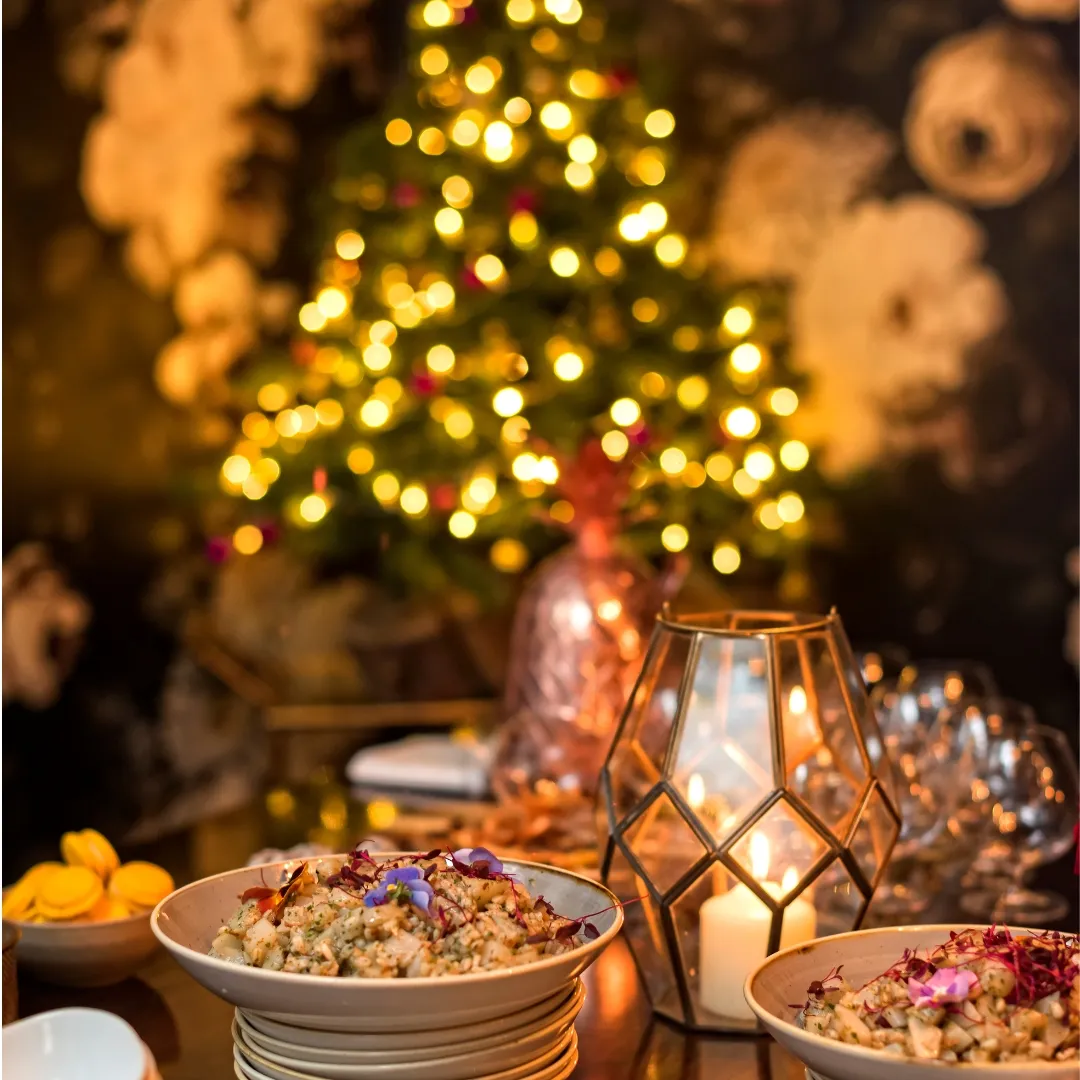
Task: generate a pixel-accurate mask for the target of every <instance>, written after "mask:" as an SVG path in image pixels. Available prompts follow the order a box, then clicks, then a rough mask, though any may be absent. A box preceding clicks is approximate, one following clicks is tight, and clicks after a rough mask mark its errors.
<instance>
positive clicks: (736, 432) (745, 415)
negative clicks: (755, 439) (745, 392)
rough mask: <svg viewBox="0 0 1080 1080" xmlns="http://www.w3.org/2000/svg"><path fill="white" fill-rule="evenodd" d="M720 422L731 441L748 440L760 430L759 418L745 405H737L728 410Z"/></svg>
mask: <svg viewBox="0 0 1080 1080" xmlns="http://www.w3.org/2000/svg"><path fill="white" fill-rule="evenodd" d="M720 422H721V424H723V427H724V430H725V431H726V432H727V433H728V434H729V435H730V436H731V437H732V438H733V439H749V438H750V437H751V436H753V435H756V434H757V433H758V431H759V429H760V428H761V419H760V417H759V416H758V414H757V413H756V412H754V410H753V409H751V408H749V407H748V406H746V405H737V406H736V407H735V408H734V409H729V410H728V412H726V413H725V414H724V416H723V418H722V419H721V421H720Z"/></svg>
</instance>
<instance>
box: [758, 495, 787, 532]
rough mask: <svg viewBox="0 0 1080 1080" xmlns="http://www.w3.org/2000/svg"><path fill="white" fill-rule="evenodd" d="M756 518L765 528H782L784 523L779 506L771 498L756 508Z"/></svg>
mask: <svg viewBox="0 0 1080 1080" xmlns="http://www.w3.org/2000/svg"><path fill="white" fill-rule="evenodd" d="M757 519H758V521H759V522H761V524H762V525H763V526H764V527H765V528H766V529H771V530H776V529H779V528H782V527H783V524H784V519H783V518H782V517H781V516H780V510H779V507H778V506H777V505H776V503H774V502H773V501H772V500H771V499H770V500H769V501H767V502H763V503H762V504H761V505H760V506H759V507H758V508H757Z"/></svg>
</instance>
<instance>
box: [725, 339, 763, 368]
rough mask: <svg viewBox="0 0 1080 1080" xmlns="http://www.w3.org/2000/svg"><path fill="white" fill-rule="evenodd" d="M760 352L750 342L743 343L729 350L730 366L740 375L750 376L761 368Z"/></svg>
mask: <svg viewBox="0 0 1080 1080" xmlns="http://www.w3.org/2000/svg"><path fill="white" fill-rule="evenodd" d="M761 361H762V355H761V350H760V349H759V348H758V347H757V346H756V345H755V344H754V343H753V342H750V341H744V342H743V343H742V344H741V345H736V346H735V348H734V349H732V350H731V358H730V362H731V366H732V367H733V368H734V369H735V370H736V371H737V372H738V373H739V374H740V375H750V374H752V373H753V372H755V371H757V369H758V368H759V367H761Z"/></svg>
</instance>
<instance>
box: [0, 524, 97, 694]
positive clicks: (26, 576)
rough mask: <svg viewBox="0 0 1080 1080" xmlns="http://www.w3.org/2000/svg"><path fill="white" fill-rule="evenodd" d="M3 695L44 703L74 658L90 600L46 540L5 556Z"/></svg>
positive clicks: (88, 614)
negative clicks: (74, 585) (56, 560)
mask: <svg viewBox="0 0 1080 1080" xmlns="http://www.w3.org/2000/svg"><path fill="white" fill-rule="evenodd" d="M3 585H4V615H3V630H4V633H3V641H4V646H3V660H4V663H3V670H4V676H3V683H4V701H5V702H7V701H19V702H22V704H24V705H27V706H29V707H30V708H31V709H45V708H48V706H50V705H52V704H53V703H54V702H55V701H56V699H57V698H58V697H59V696H60V686H61V684H62V683H63V681H64V678H65V677H66V675H67V674H68V672H69V670H70V669H71V666H72V665H73V664H74V662H75V658H76V656H77V655H78V652H79V648H80V646H81V642H82V634H83V631H84V630H85V629H86V626H87V624H88V623H89V622H90V605H89V604H88V603H87V602H86V601H85V600H84V599H83V598H82V597H81V596H80V595H79V594H78V593H77V592H75V591H73V590H72V589H71V588H70V587H69V586H68V584H67V582H66V581H65V580H64V577H63V575H62V574H61V573H60V572H59V571H58V570H57V569H56V568H55V567H54V566H53V565H52V561H51V559H50V558H49V553H48V551H47V550H46V549H45V547H44V546H43V545H41V544H21V545H20V546H19V547H17V548H15V550H14V551H12V552H11V554H10V555H8V557H7V558H6V559H5V560H4V572H3Z"/></svg>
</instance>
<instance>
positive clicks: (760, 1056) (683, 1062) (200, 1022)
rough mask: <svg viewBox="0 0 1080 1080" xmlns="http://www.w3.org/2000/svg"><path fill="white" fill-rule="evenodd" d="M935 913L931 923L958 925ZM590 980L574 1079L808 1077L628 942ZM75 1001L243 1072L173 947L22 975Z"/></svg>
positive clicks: (220, 1013)
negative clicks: (93, 967)
mask: <svg viewBox="0 0 1080 1080" xmlns="http://www.w3.org/2000/svg"><path fill="white" fill-rule="evenodd" d="M266 838H267V837H266V834H265V831H264V825H263V823H262V822H261V819H260V816H259V814H258V812H256V811H254V808H247V809H245V810H242V811H239V812H237V813H235V814H232V815H226V816H223V817H221V818H217V819H213V820H210V821H207V822H204V823H201V824H200V825H198V826H196V827H195V828H193V829H191V830H189V831H187V832H185V833H183V834H180V835H177V836H174V837H172V838H170V839H169V840H168V841H162V842H159V843H157V844H154V845H150V846H148V847H147V848H145V849H142V850H138V851H124V852H122V854H123V855H124V856H125V857H127V858H151V859H154V860H155V861H157V862H160V863H161V864H162V865H164V866H166V867H167V868H168V869H169V870H170V871H171V872H172V873H173V875H174V877H175V878H176V880H177V881H179V882H184V881H194V880H197V879H198V878H201V877H205V876H207V875H209V874H214V873H218V872H220V871H222V870H228V869H232V868H234V867H236V866H241V865H243V864H244V862H245V860H246V859H247V857H248V856H249V855H250V854H251V853H252V852H253V851H256V850H258V849H259V848H260V847H261V846H262V844H263V843H264V842H265V840H266ZM1048 869H1051V868H1048ZM1047 883H1048V884H1052V885H1054V886H1055V887H1057V888H1058V889H1059V890H1060V891H1062V892H1065V893H1066V895H1070V896H1072V897H1073V898H1074V899H1075V893H1076V879H1075V878H1074V877H1073V875H1072V865H1071V861H1070V860H1061V861H1060V863H1059V864H1058V865H1056V866H1054V867H1053V868H1052V873H1051V874H1050V875H1049V880H1048V881H1047ZM930 914H931V913H929V912H928V913H927V915H926V916H924V919H923V921H928V922H933V921H952V920H951V919H945V918H941V917H940V914H938V913H934V914H936V915H937V917H934V918H929V917H927V916H929V915H930ZM1075 915H1076V911H1075V907H1074V909H1073V912H1072V914H1071V917H1070V919H1069V921H1068V923H1066V924H1065V927H1063V928H1075ZM585 983H586V987H587V991H588V993H587V996H586V999H585V1005H584V1008H583V1009H582V1011H581V1013H580V1015H579V1016H578V1018H577V1031H578V1038H579V1048H580V1062H579V1064H578V1067H577V1069H576V1070H575V1071H574V1074H573V1077H574V1080H804V1077H805V1073H804V1070H803V1068H802V1066H801V1065H800V1064H799V1063H798V1062H797V1061H796V1060H795V1059H794V1058H793V1057H791V1056H790V1055H789V1054H788V1053H787V1052H786V1051H784V1050H782V1049H781V1048H780V1047H779V1046H778V1045H777V1044H776V1043H775V1042H773V1041H772V1040H771V1039H770V1038H769V1037H767V1036H760V1037H753V1038H747V1037H739V1036H722V1035H716V1036H700V1035H692V1034H688V1033H685V1032H683V1031H681V1030H680V1029H679V1028H677V1027H675V1026H673V1025H670V1024H668V1023H667V1022H665V1021H662V1020H659V1019H656V1018H654V1017H653V1015H652V1012H651V1010H650V1008H649V1003H648V999H647V998H646V996H645V992H644V989H643V988H642V986H641V983H640V982H639V980H638V977H637V972H636V970H635V968H634V962H633V959H632V957H631V955H630V951H629V949H628V948H627V945H626V943H625V941H623V940H622V939H621V938H620V939H618V940H616V941H615V942H614V943H613V944H612V945H611V946H610V947H609V948H608V949H607V950H606V952H605V953H604V954H603V955H602V956H601V957H600V959H599V960H598V961H597V963H596V964H595V965H594V966H593V967H592V968H591V969H590V970H589V971H588V972H587V973H586V975H585ZM72 1005H83V1006H87V1007H91V1008H99V1009H108V1010H109V1011H111V1012H114V1013H116V1014H118V1015H119V1016H122V1017H123V1018H124V1019H125V1020H127V1021H128V1022H129V1023H130V1024H131V1025H132V1027H134V1028H135V1030H136V1031H138V1032H139V1034H140V1035H141V1036H142V1038H143V1040H144V1041H145V1042H146V1043H147V1045H148V1046H149V1047H150V1049H151V1050H152V1051H153V1052H154V1056H155V1058H156V1059H157V1062H158V1066H159V1068H160V1070H161V1075H162V1078H163V1080H219V1078H220V1080H229V1078H231V1077H232V1076H233V1069H232V1049H231V1048H232V1037H231V1034H230V1024H231V1021H232V1013H233V1009H232V1006H231V1005H228V1004H227V1003H226V1002H224V1001H222V1000H220V999H219V998H216V997H214V995H213V994H211V993H210V992H209V991H208V990H204V989H203V988H202V987H201V986H199V985H198V984H197V983H196V982H195V981H194V980H193V979H191V978H190V977H189V976H188V975H187V974H185V973H184V971H183V970H182V969H181V968H180V967H179V966H178V965H177V964H176V963H175V962H174V961H173V960H172V959H171V958H170V957H169V956H168V955H167V954H165V953H164V952H159V953H158V954H157V955H156V956H155V957H154V959H152V960H151V961H150V963H148V964H147V966H146V967H145V968H144V969H143V970H142V971H140V972H138V974H137V976H136V977H135V978H132V979H129V980H127V981H126V982H124V983H121V984H119V985H118V986H113V987H108V988H105V989H100V990H71V989H64V988H60V987H51V986H45V985H42V984H39V983H36V982H34V981H33V980H31V979H29V978H26V977H24V976H22V975H20V979H19V1015H20V1016H23V1017H25V1016H29V1015H31V1014H33V1013H37V1012H42V1011H44V1010H46V1009H56V1008H63V1007H65V1006H72Z"/></svg>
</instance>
